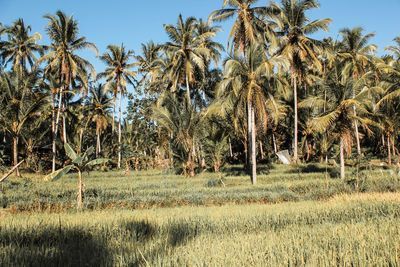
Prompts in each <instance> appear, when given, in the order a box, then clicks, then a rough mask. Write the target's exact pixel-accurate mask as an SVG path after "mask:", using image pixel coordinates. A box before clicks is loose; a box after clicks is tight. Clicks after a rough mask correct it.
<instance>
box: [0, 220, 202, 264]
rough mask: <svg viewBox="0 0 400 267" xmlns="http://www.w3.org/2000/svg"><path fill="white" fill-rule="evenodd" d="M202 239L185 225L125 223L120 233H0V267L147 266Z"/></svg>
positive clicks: (40, 230) (78, 230) (52, 229)
mask: <svg viewBox="0 0 400 267" xmlns="http://www.w3.org/2000/svg"><path fill="white" fill-rule="evenodd" d="M197 235H198V230H197V226H195V225H193V224H189V223H188V222H186V221H177V222H176V221H173V222H169V223H167V224H166V225H163V226H158V225H155V224H152V223H150V222H148V221H146V220H139V221H125V222H121V223H119V224H118V225H117V227H116V228H115V225H113V226H106V227H104V226H101V227H99V228H97V227H96V228H94V229H93V228H92V229H90V227H87V226H82V227H79V228H78V227H75V228H69V229H67V228H63V227H61V228H60V227H55V226H40V228H39V227H38V228H34V227H32V228H23V227H21V228H8V229H1V228H0V248H1V250H0V266H116V265H123V266H145V265H149V264H150V265H151V264H152V263H153V262H156V261H157V259H160V258H166V255H170V254H171V253H173V252H174V250H175V248H176V247H178V246H181V245H185V244H186V243H187V242H189V241H190V240H192V239H194V238H195V237H196V236H197ZM116 244H118V245H116ZM116 260H117V261H119V262H116Z"/></svg>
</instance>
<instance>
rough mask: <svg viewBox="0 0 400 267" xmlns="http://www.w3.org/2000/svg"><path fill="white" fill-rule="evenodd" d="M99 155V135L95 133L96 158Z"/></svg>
mask: <svg viewBox="0 0 400 267" xmlns="http://www.w3.org/2000/svg"><path fill="white" fill-rule="evenodd" d="M99 153H100V133H97V140H96V158H97V157H98V156H99Z"/></svg>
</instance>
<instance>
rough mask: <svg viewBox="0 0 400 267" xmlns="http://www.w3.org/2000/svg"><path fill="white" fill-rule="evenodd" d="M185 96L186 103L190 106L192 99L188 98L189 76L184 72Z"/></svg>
mask: <svg viewBox="0 0 400 267" xmlns="http://www.w3.org/2000/svg"><path fill="white" fill-rule="evenodd" d="M186 97H187V100H188V105H189V106H190V105H191V104H192V100H191V98H190V87H189V77H188V75H187V73H186Z"/></svg>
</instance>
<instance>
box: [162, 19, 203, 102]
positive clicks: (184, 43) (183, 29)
mask: <svg viewBox="0 0 400 267" xmlns="http://www.w3.org/2000/svg"><path fill="white" fill-rule="evenodd" d="M196 27H197V20H196V19H195V18H194V17H189V18H187V19H186V20H185V21H183V19H182V15H181V14H179V16H178V22H177V25H176V26H174V25H164V28H165V31H166V32H167V34H168V37H169V39H170V40H171V41H170V42H167V43H165V45H164V49H165V50H166V51H169V52H172V53H173V62H172V66H171V69H170V74H169V76H170V80H171V81H172V86H173V88H172V89H174V90H177V89H180V87H181V86H182V83H183V82H185V83H186V96H187V100H188V103H189V104H190V103H191V102H192V101H191V94H190V84H191V83H193V82H194V81H195V74H196V71H197V72H198V73H199V74H200V76H201V77H204V71H205V69H206V65H205V62H204V59H205V58H208V57H209V55H210V50H209V49H208V48H205V47H200V45H201V43H202V41H203V40H204V39H205V38H207V37H209V36H210V33H203V34H200V35H196Z"/></svg>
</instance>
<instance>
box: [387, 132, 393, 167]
mask: <svg viewBox="0 0 400 267" xmlns="http://www.w3.org/2000/svg"><path fill="white" fill-rule="evenodd" d="M387 149H388V165H392V152H391V151H390V135H389V134H388V135H387Z"/></svg>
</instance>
